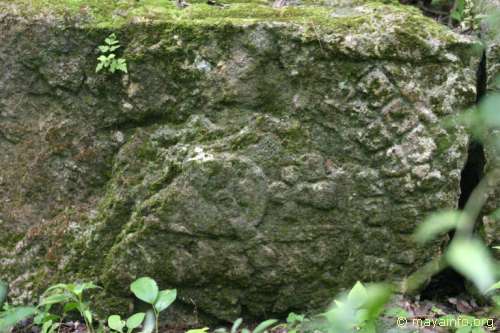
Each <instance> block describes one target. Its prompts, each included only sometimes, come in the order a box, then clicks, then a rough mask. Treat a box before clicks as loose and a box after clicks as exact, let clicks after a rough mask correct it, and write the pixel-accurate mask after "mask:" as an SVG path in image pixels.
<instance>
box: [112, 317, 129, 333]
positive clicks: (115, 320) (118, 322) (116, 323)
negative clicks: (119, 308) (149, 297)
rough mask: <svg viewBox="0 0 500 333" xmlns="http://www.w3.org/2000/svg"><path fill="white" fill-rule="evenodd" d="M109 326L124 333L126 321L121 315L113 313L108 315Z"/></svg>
mask: <svg viewBox="0 0 500 333" xmlns="http://www.w3.org/2000/svg"><path fill="white" fill-rule="evenodd" d="M108 326H109V328H111V329H112V330H115V331H117V332H121V333H122V332H123V328H124V327H125V322H124V321H123V320H122V318H121V317H120V316H119V315H111V316H109V317H108Z"/></svg>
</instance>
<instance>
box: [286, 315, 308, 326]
mask: <svg viewBox="0 0 500 333" xmlns="http://www.w3.org/2000/svg"><path fill="white" fill-rule="evenodd" d="M305 318H306V316H305V315H301V314H296V313H294V312H290V313H289V314H288V317H287V318H286V322H287V324H288V325H296V324H299V323H302V322H303V321H304V319H305Z"/></svg>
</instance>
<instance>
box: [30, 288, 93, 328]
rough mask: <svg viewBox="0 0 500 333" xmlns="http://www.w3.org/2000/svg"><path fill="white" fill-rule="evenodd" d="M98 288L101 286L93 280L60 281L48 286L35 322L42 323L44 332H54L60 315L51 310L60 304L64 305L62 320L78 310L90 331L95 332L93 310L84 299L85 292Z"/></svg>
mask: <svg viewBox="0 0 500 333" xmlns="http://www.w3.org/2000/svg"><path fill="white" fill-rule="evenodd" d="M96 288H99V287H98V286H96V285H95V284H93V283H91V282H88V283H78V284H73V283H69V284H65V283H59V284H56V285H54V286H52V287H50V288H48V289H47V290H46V291H45V292H44V293H43V295H42V298H41V301H40V303H39V305H38V308H39V309H42V310H40V311H39V314H38V315H37V317H35V323H36V324H42V332H43V333H46V332H53V331H54V330H55V329H56V328H57V327H58V326H59V323H58V322H56V320H57V319H58V318H59V316H54V315H51V314H50V312H49V311H50V309H51V307H52V306H53V305H55V304H59V305H62V306H63V315H62V316H61V317H60V319H61V320H62V318H64V316H65V315H66V314H67V313H68V312H70V311H78V312H79V313H80V316H81V317H82V318H83V320H84V321H85V325H86V326H87V330H88V332H89V333H94V332H95V330H94V326H93V315H92V311H91V310H90V307H89V303H88V302H85V301H84V300H83V292H84V291H85V290H88V289H96ZM44 328H45V331H44Z"/></svg>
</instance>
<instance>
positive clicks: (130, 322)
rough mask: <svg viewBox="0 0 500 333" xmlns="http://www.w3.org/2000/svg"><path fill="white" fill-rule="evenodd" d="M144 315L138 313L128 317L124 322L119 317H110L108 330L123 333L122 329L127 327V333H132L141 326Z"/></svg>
mask: <svg viewBox="0 0 500 333" xmlns="http://www.w3.org/2000/svg"><path fill="white" fill-rule="evenodd" d="M144 317H146V314H145V313H144V312H139V313H136V314H133V315H132V316H130V317H129V318H128V319H127V320H126V321H125V320H122V318H121V317H120V316H119V315H111V316H109V317H108V326H109V328H110V329H112V330H113V331H116V332H120V333H123V329H124V328H125V327H127V333H132V331H133V330H134V329H136V328H138V327H139V326H141V324H142V322H143V321H144Z"/></svg>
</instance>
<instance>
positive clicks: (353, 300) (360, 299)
mask: <svg viewBox="0 0 500 333" xmlns="http://www.w3.org/2000/svg"><path fill="white" fill-rule="evenodd" d="M367 296H368V295H367V293H366V288H365V286H363V284H362V283H361V282H359V281H358V282H356V284H355V285H354V287H352V289H351V290H350V291H349V294H347V300H348V301H349V303H350V304H351V306H353V307H354V308H355V309H357V308H359V307H361V306H362V305H363V303H364V302H365V300H366V297H367Z"/></svg>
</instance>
